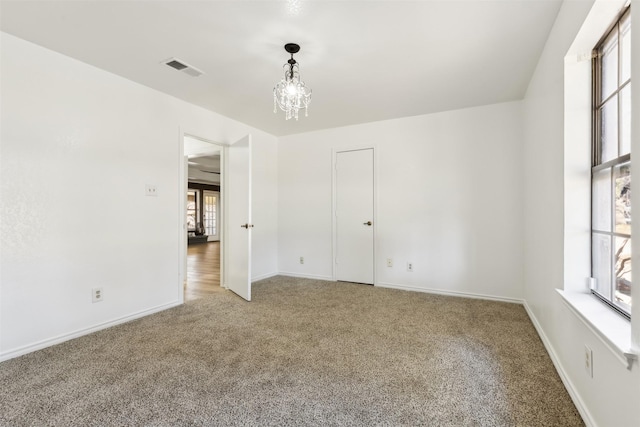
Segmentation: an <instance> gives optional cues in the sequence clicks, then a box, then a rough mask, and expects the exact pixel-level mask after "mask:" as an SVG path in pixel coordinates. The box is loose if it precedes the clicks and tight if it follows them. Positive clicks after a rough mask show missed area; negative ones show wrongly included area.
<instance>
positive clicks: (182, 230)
mask: <svg viewBox="0 0 640 427" xmlns="http://www.w3.org/2000/svg"><path fill="white" fill-rule="evenodd" d="M179 135H180V143H179V144H178V171H179V172H178V176H180V183H179V185H178V218H179V224H180V225H179V233H178V241H179V242H180V245H179V247H180V250H179V255H178V257H179V260H178V300H179V301H180V303H181V304H182V303H184V285H185V283H186V280H187V243H188V239H187V236H188V233H187V212H186V208H185V207H186V206H187V188H188V185H189V184H188V182H189V170H188V164H187V159H186V157H185V153H184V139H185V137H190V138H193V139H197V140H199V141H202V142H205V143H207V144H211V145H212V146H215V150H219V151H220V155H221V157H222V158H221V162H220V211H221V213H222V212H224V209H225V207H226V203H225V199H224V197H225V191H224V188H225V183H226V174H227V170H226V156H227V146H226V144H223V143H220V142H216V141H213V140H211V139H207V138H203V137H201V136H198V135H197V133H192V132H188V131H185V130H183V129H180V130H179ZM211 151H214V148H213V147H211V148H209V149H206V148H205V149H203V151H202V152H198V153H194V154H207V153H209V152H211ZM225 218H226V215H224V214H223V215H222V217H221V218H220V223H221V224H220V227H219V229H218V236H219V238H220V286H222V287H226V280H225V268H224V264H225V244H224V242H225V239H224V229H225V227H224V225H225V221H226V219H225Z"/></svg>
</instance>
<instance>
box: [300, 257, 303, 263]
mask: <svg viewBox="0 0 640 427" xmlns="http://www.w3.org/2000/svg"><path fill="white" fill-rule="evenodd" d="M300 264H304V257H303V256H301V257H300Z"/></svg>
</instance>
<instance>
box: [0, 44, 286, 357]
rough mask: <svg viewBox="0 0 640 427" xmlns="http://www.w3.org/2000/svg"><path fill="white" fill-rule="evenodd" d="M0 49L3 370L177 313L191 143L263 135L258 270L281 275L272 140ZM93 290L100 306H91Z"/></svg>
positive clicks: (55, 61)
mask: <svg viewBox="0 0 640 427" xmlns="http://www.w3.org/2000/svg"><path fill="white" fill-rule="evenodd" d="M0 42H1V44H2V68H1V72H2V74H1V75H2V82H1V84H2V86H1V90H2V101H1V102H2V104H1V112H2V122H1V124H2V144H1V150H2V151H1V153H2V158H1V178H2V180H1V187H0V197H1V200H2V203H1V204H0V212H1V218H2V228H1V230H0V231H1V242H2V244H1V251H2V252H1V255H2V257H1V261H0V274H1V276H0V280H1V284H0V286H1V287H0V295H1V302H0V304H1V305H0V307H1V311H2V312H1V314H0V322H1V323H0V334H1V337H0V358H7V357H11V356H14V355H17V354H20V353H22V352H25V351H29V350H33V349H35V348H37V347H38V346H44V345H47V344H51V343H52V342H55V341H56V339H57V338H59V339H65V338H68V337H70V336H72V335H73V334H74V333H82V332H83V331H87V330H90V329H91V328H94V327H98V326H99V325H102V324H105V323H108V322H111V321H114V320H117V319H120V318H126V317H128V316H132V315H135V314H136V313H141V312H148V311H150V310H154V309H158V308H165V307H168V306H171V305H173V304H177V303H179V302H180V301H179V289H180V285H181V284H180V283H179V281H178V271H179V264H180V260H179V245H180V244H181V242H180V241H179V238H178V231H179V229H180V223H179V209H180V208H179V201H180V195H179V191H178V189H179V183H180V180H181V179H182V177H181V176H179V164H180V161H181V160H180V159H179V152H180V147H181V144H182V140H181V139H180V135H181V133H180V132H181V131H182V132H186V133H189V134H192V135H197V136H199V137H202V138H206V139H209V140H214V141H218V142H221V143H230V142H234V141H235V140H237V139H239V138H241V137H242V136H244V135H246V134H247V133H249V132H251V133H252V134H253V141H254V164H255V172H254V187H253V188H254V194H253V200H254V223H255V224H256V228H255V229H254V252H253V260H254V262H253V266H252V269H253V272H254V276H255V277H262V276H267V275H271V274H274V273H275V272H276V271H277V262H276V256H277V255H276V246H277V233H276V229H277V210H276V206H275V203H273V200H274V198H276V197H277V193H276V185H277V173H276V170H277V139H276V138H275V137H273V136H271V135H268V134H266V133H264V132H261V131H258V130H256V129H252V128H250V127H248V126H245V125H243V124H241V123H238V122H235V121H233V120H230V119H227V118H225V117H223V116H220V115H218V114H215V113H212V112H209V111H207V110H204V109H202V108H199V107H195V106H193V105H191V104H188V103H186V102H183V101H180V100H178V99H176V98H172V97H170V96H167V95H164V94H162V93H160V92H157V91H155V90H152V89H149V88H147V87H144V86H141V85H139V84H136V83H133V82H131V81H128V80H126V79H123V78H121V77H119V76H116V75H113V74H110V73H107V72H105V71H102V70H99V69H97V68H95V67H92V66H89V65H86V64H84V63H81V62H78V61H76V60H73V59H71V58H68V57H65V56H63V55H61V54H58V53H55V52H53V51H50V50H47V49H44V48H42V47H39V46H36V45H34V44H31V43H29V42H26V41H23V40H20V39H18V38H16V37H13V36H11V35H8V34H4V33H3V34H2V35H1V39H0ZM185 78H188V77H185ZM145 184H155V185H157V186H158V193H159V194H158V197H145V194H144V188H145ZM93 287H103V288H104V301H103V302H100V303H97V304H92V302H91V288H93Z"/></svg>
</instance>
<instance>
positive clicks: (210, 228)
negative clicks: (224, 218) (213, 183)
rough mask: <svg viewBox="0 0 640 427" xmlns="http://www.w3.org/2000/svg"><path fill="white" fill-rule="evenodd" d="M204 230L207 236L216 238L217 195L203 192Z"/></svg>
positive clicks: (211, 192)
mask: <svg viewBox="0 0 640 427" xmlns="http://www.w3.org/2000/svg"><path fill="white" fill-rule="evenodd" d="M203 194H204V230H205V234H206V235H207V236H214V237H216V236H218V193H216V192H213V191H204V192H203Z"/></svg>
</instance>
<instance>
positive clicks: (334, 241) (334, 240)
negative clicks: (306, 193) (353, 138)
mask: <svg viewBox="0 0 640 427" xmlns="http://www.w3.org/2000/svg"><path fill="white" fill-rule="evenodd" d="M361 150H373V286H377V285H378V263H377V262H376V259H377V257H378V239H377V236H378V150H377V147H376V145H375V144H373V145H354V146H346V147H342V148H332V149H331V279H332V280H333V281H334V282H336V281H337V280H338V279H337V277H336V276H337V274H336V272H337V262H336V261H337V259H336V253H337V252H338V249H337V246H338V227H337V221H336V209H337V195H336V192H337V176H336V163H337V160H338V153H345V152H349V151H361Z"/></svg>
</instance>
